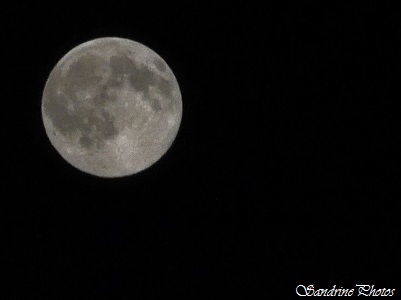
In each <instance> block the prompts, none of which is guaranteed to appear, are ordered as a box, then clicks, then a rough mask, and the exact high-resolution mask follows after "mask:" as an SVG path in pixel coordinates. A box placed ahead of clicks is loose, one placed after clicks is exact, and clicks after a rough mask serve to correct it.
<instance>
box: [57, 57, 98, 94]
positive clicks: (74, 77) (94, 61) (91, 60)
mask: <svg viewBox="0 0 401 300" xmlns="http://www.w3.org/2000/svg"><path fill="white" fill-rule="evenodd" d="M101 64H102V60H101V58H100V57H98V56H96V55H93V54H86V55H81V56H80V57H79V58H78V60H77V61H75V62H73V63H72V64H71V65H70V68H69V69H68V72H67V74H66V76H65V78H64V82H65V84H64V88H65V92H66V93H67V95H68V96H70V97H71V98H74V97H75V94H76V93H77V92H79V91H81V90H85V89H86V88H88V87H90V86H94V85H97V84H98V83H99V81H100V80H101V79H102V77H101V76H99V75H96V71H97V70H98V69H99V67H100V66H101Z"/></svg>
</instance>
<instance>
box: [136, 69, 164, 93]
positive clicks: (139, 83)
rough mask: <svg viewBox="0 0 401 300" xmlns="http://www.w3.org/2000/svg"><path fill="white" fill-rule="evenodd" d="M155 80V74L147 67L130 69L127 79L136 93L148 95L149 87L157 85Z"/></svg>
mask: <svg viewBox="0 0 401 300" xmlns="http://www.w3.org/2000/svg"><path fill="white" fill-rule="evenodd" d="M157 79H158V78H157V77H156V76H155V73H154V72H152V71H151V70H149V69H148V68H147V67H137V68H134V69H132V71H131V73H130V77H129V80H130V84H131V86H132V87H133V88H134V89H135V90H137V91H138V92H143V93H148V92H149V88H150V86H153V85H155V84H156V83H157ZM145 96H147V95H145Z"/></svg>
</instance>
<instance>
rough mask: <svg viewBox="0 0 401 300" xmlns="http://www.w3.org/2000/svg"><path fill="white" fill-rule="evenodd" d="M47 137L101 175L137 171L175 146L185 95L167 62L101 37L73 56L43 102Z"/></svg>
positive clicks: (74, 161)
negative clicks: (182, 96) (182, 97)
mask: <svg viewBox="0 0 401 300" xmlns="http://www.w3.org/2000/svg"><path fill="white" fill-rule="evenodd" d="M42 117H43V123H44V126H45V130H46V133H47V135H48V137H49V139H50V142H51V143H52V145H53V146H54V147H55V148H56V150H57V151H58V152H59V153H60V155H61V156H62V157H63V158H64V159H65V160H66V161H67V162H69V163H70V164H71V165H73V166H74V167H76V168H77V169H79V170H81V171H83V172H86V173H89V174H92V175H95V176H100V177H122V176H128V175H131V174H135V173H138V172H140V171H142V170H144V169H146V168H148V167H150V166H151V165H152V164H154V163H155V162H156V161H158V160H159V159H160V158H161V157H162V156H163V155H164V154H165V153H166V151H167V150H168V149H169V147H170V146H171V144H172V143H173V141H174V139H175V137H176V135H177V132H178V129H179V126H180V122H181V117H182V101H181V93H180V89H179V86H178V83H177V80H176V78H175V76H174V74H173V72H172V71H171V69H170V68H169V66H168V65H167V63H166V62H165V61H164V60H163V59H162V58H161V57H160V56H159V55H158V54H156V53H155V52H154V51H152V50H151V49H149V48H148V47H146V46H144V45H142V44H140V43H137V42H134V41H131V40H128V39H122V38H99V39H95V40H91V41H88V42H86V43H83V44H81V45H79V46H77V47H75V48H74V49H72V50H71V51H70V52H68V53H67V54H66V55H65V56H64V57H63V58H62V59H61V60H60V61H59V62H58V63H57V65H56V66H55V67H54V69H53V70H52V71H51V73H50V76H49V78H48V80H47V82H46V85H45V89H44V91H43V98H42Z"/></svg>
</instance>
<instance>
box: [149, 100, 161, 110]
mask: <svg viewBox="0 0 401 300" xmlns="http://www.w3.org/2000/svg"><path fill="white" fill-rule="evenodd" d="M149 102H150V106H151V107H152V109H153V111H155V112H159V111H161V110H162V105H161V103H160V101H159V100H158V99H155V98H150V99H149Z"/></svg>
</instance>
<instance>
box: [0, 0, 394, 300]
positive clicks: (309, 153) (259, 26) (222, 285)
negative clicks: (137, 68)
mask: <svg viewBox="0 0 401 300" xmlns="http://www.w3.org/2000/svg"><path fill="white" fill-rule="evenodd" d="M106 2H107V1H106ZM143 2H146V1H141V2H140V3H139V2H138V3H136V2H135V3H134V2H132V3H131V4H130V5H123V4H121V3H120V4H117V3H114V2H111V3H109V4H107V5H104V4H95V5H92V6H91V5H86V4H83V3H81V4H79V5H77V6H75V5H73V4H65V3H63V2H62V3H58V2H55V3H54V4H53V3H48V4H46V5H44V6H39V5H37V4H14V5H12V6H11V7H10V8H8V9H4V10H3V11H2V12H1V14H2V15H4V16H3V17H2V23H3V28H2V37H3V47H2V51H5V52H6V53H5V55H4V56H3V62H2V66H3V67H2V70H3V72H2V76H3V81H2V82H3V88H2V90H3V103H5V105H3V106H2V107H3V115H2V122H3V123H4V124H2V126H1V128H2V147H1V149H2V150H1V152H2V159H3V167H2V168H3V175H2V180H1V182H2V188H1V194H2V195H1V198H2V202H1V206H0V211H1V214H2V215H3V214H4V216H1V221H2V226H1V228H2V229H1V232H0V233H1V240H2V248H3V250H5V251H6V254H5V255H3V256H2V258H1V260H4V261H3V262H1V264H0V287H1V289H0V290H1V293H4V294H5V296H1V297H0V298H1V299H5V300H7V299H41V300H45V299H115V300H117V299H121V300H122V299H144V300H146V299H198V298H199V299H244V300H245V299H255V300H256V299H290V298H292V297H294V298H295V297H298V296H297V295H296V293H295V288H296V287H297V285H300V284H303V285H305V286H307V285H310V284H314V285H315V287H316V288H317V289H318V288H332V287H333V285H337V287H338V288H339V287H344V288H354V287H355V285H356V284H368V285H374V286H375V288H376V289H380V288H387V289H389V288H390V289H396V291H395V295H397V293H398V294H400V293H401V286H400V275H399V270H400V266H401V264H400V263H401V261H400V253H401V248H400V231H399V228H401V227H399V225H400V224H399V220H400V209H399V205H398V204H399V201H400V196H401V195H400V179H401V172H400V170H401V169H400V167H401V165H400V163H399V154H400V150H401V149H400V145H401V144H400V137H401V135H400V129H401V126H400V125H401V119H400V101H399V99H400V95H399V88H398V87H399V81H400V66H401V64H400V53H401V52H400V48H399V44H400V36H401V35H400V34H401V32H400V29H401V28H400V16H399V14H396V9H395V7H391V5H390V4H389V3H387V4H382V3H379V2H373V1H359V2H356V1H355V2H354V1H332V2H330V3H325V4H322V3H321V1H317V2H307V3H303V2H287V3H286V4H285V3H283V5H282V6H281V7H277V6H274V5H268V4H266V3H265V4H264V5H256V4H251V3H247V4H242V5H240V4H234V2H228V1H227V2H226V3H225V4H223V3H221V4H206V3H205V2H199V4H195V3H187V4H186V6H185V5H184V6H181V5H179V4H176V5H174V4H171V2H169V1H166V2H169V4H164V5H162V6H159V5H156V3H154V4H150V3H149V5H146V4H144V3H143ZM280 3H281V2H280ZM294 3H296V4H294ZM107 36H117V37H123V38H128V39H132V40H135V41H138V42H140V43H143V44H144V45H146V46H148V47H150V48H151V49H153V50H154V51H155V52H157V53H158V54H159V55H160V56H161V57H162V58H163V59H164V60H165V61H166V62H167V63H168V65H169V66H170V68H171V69H172V70H173V72H174V74H175V76H176V78H177V81H178V83H179V85H180V88H181V93H182V100H183V119H182V123H181V127H180V130H179V133H178V135H177V138H176V140H175V142H174V144H173V146H172V147H171V148H170V150H169V151H168V152H167V153H166V155H164V156H163V157H162V159H161V160H160V161H159V162H157V163H156V164H154V165H153V166H152V167H151V168H149V169H147V170H145V171H143V172H141V173H138V174H136V175H133V176H130V177H125V178H120V179H104V178H97V177H94V176H91V175H88V174H85V173H82V172H80V171H78V170H76V169H75V168H73V167H72V166H70V165H69V164H68V163H67V162H65V161H64V160H63V159H62V158H61V156H60V155H59V154H58V152H57V151H56V150H55V149H54V148H53V147H52V145H51V144H50V142H49V140H48V138H47V136H46V133H45V130H44V127H43V123H42V117H41V97H42V91H43V88H44V85H45V82H46V79H47V77H48V75H49V73H50V71H51V70H52V68H53V67H54V65H55V64H56V63H57V62H58V60H59V59H60V58H61V57H62V56H63V55H64V54H65V53H67V52H68V51H69V50H70V49H72V48H73V47H75V46H77V45H79V44H81V43H83V42H85V41H88V40H90V39H94V38H98V37H107ZM4 91H5V95H4ZM397 273H398V274H397ZM1 282H3V283H1ZM354 296H356V295H354Z"/></svg>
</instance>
